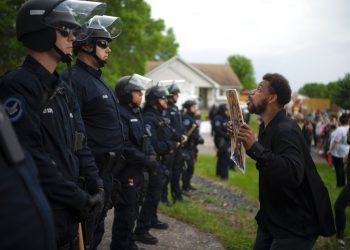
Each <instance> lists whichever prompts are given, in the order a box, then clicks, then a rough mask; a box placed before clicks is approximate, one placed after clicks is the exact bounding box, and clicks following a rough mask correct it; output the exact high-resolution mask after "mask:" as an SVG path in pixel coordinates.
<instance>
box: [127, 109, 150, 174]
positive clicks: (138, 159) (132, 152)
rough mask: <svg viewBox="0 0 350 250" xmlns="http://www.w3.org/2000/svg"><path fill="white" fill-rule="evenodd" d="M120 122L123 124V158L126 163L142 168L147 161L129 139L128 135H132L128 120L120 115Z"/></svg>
mask: <svg viewBox="0 0 350 250" xmlns="http://www.w3.org/2000/svg"><path fill="white" fill-rule="evenodd" d="M121 122H122V123H123V130H124V134H125V142H124V153H123V154H124V156H125V158H126V161H127V162H128V163H130V164H132V165H138V166H140V167H143V165H144V163H145V161H147V160H148V159H147V156H146V155H145V154H144V153H143V152H142V151H141V150H140V149H139V148H138V146H137V145H135V144H134V143H133V142H132V141H131V139H130V136H129V135H130V133H133V131H132V129H131V126H130V123H129V119H126V118H125V117H124V116H122V115H121Z"/></svg>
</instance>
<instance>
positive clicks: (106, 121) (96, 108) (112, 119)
mask: <svg viewBox="0 0 350 250" xmlns="http://www.w3.org/2000/svg"><path fill="white" fill-rule="evenodd" d="M62 77H63V79H67V77H68V72H67V71H65V72H63V73H62ZM72 84H73V87H74V90H75V91H76V94H77V97H78V101H79V104H80V107H81V115H82V118H83V121H84V123H85V127H86V133H87V137H88V146H89V147H90V148H91V150H92V152H93V153H94V156H95V159H96V164H97V166H98V168H99V171H100V176H101V177H102V179H103V182H104V189H105V209H104V211H103V214H102V215H101V216H99V217H101V218H98V219H97V221H96V223H97V224H99V226H98V229H97V230H96V231H95V236H94V237H93V238H94V241H95V242H94V243H92V244H93V248H96V247H97V245H98V244H99V243H100V242H101V240H102V236H103V233H104V217H105V216H106V212H107V209H109V208H110V207H111V206H112V205H111V192H112V185H113V176H112V171H111V170H112V169H110V168H109V167H108V166H107V165H108V161H109V159H108V153H109V152H114V153H115V155H116V158H117V159H119V158H120V157H121V154H122V150H123V144H124V139H125V136H124V135H123V128H122V124H121V121H120V115H119V111H118V106H119V105H118V101H117V99H116V97H115V96H114V93H113V92H112V90H111V89H110V88H109V87H108V86H107V84H106V83H105V82H104V80H103V79H102V71H101V70H95V69H93V68H92V67H90V66H89V65H87V64H85V63H84V62H82V61H80V60H77V63H76V64H75V65H74V66H72ZM107 168H108V169H107Z"/></svg>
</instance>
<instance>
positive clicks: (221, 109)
mask: <svg viewBox="0 0 350 250" xmlns="http://www.w3.org/2000/svg"><path fill="white" fill-rule="evenodd" d="M226 110H228V105H227V104H226V103H223V104H220V105H219V107H218V112H219V113H220V114H222V115H223V114H225V111H226Z"/></svg>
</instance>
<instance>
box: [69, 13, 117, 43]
mask: <svg viewBox="0 0 350 250" xmlns="http://www.w3.org/2000/svg"><path fill="white" fill-rule="evenodd" d="M99 30H101V31H104V32H103V33H104V34H105V35H104V37H105V38H106V36H108V38H109V39H114V38H116V37H117V36H119V35H120V33H121V32H122V23H121V19H120V18H119V17H115V16H105V15H103V16H100V15H96V16H94V17H93V18H91V19H90V20H89V21H88V22H87V23H86V24H84V25H83V26H82V31H81V32H80V34H79V36H78V37H77V39H76V40H77V41H84V40H86V39H88V38H89V37H91V36H92V34H95V33H98V32H94V31H99ZM101 34H102V33H101Z"/></svg>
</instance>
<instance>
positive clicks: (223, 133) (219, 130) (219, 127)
mask: <svg viewBox="0 0 350 250" xmlns="http://www.w3.org/2000/svg"><path fill="white" fill-rule="evenodd" d="M223 123H224V122H223V121H222V120H221V119H220V118H215V119H214V122H213V126H214V127H213V130H214V132H215V135H216V136H219V137H224V138H228V139H229V138H230V137H229V135H228V134H227V129H226V128H225V127H223Z"/></svg>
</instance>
